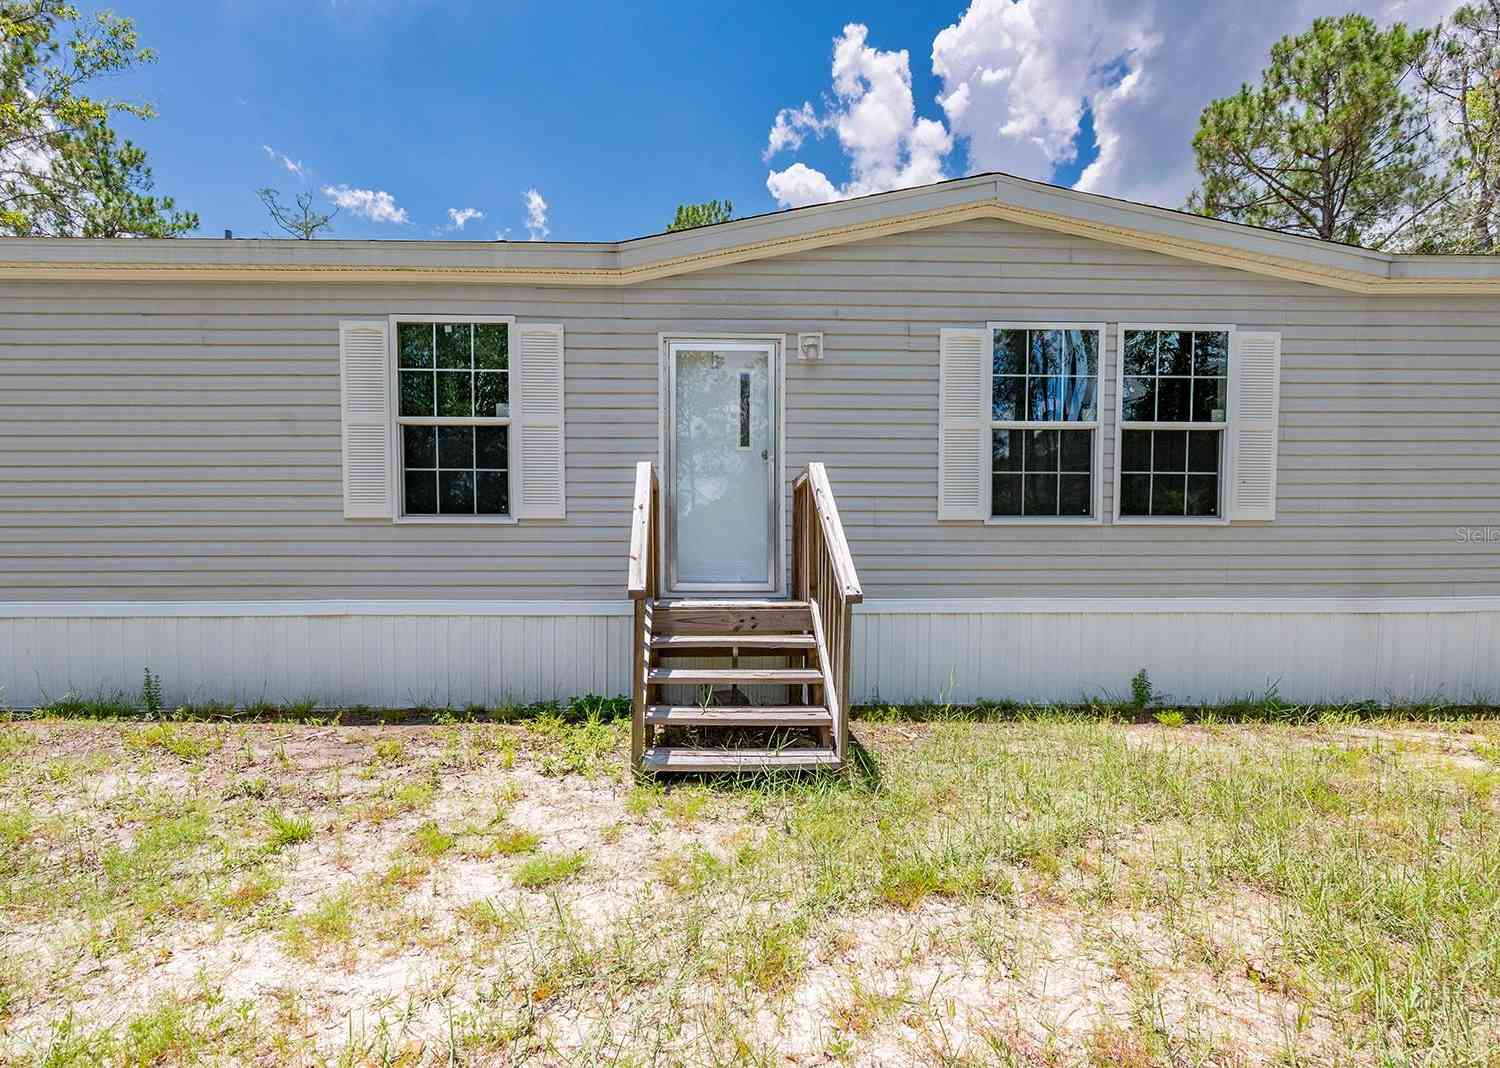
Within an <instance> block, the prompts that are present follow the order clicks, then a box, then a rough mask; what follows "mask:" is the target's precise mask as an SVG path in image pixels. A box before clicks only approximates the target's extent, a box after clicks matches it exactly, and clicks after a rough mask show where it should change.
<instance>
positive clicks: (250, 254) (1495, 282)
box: [0, 175, 1500, 295]
mask: <svg viewBox="0 0 1500 1068" xmlns="http://www.w3.org/2000/svg"><path fill="white" fill-rule="evenodd" d="M975 219H997V220H1002V221H1006V222H1012V223H1017V224H1019V225H1023V226H1031V227H1035V228H1038V229H1042V230H1047V231H1051V232H1054V233H1060V234H1066V235H1069V236H1074V237H1081V238H1088V239H1091V240H1096V241H1102V242H1105V243H1108V244H1113V245H1118V246H1123V247H1128V248H1135V249H1141V250H1144V251H1149V252H1154V253H1159V254H1162V255H1167V256H1172V257H1175V258H1178V259H1183V260H1188V261H1192V262H1197V263H1204V264H1209V265H1213V266H1219V267H1228V268H1231V269H1234V270H1242V271H1246V272H1249V273H1252V274H1257V275H1263V276H1268V277H1273V278H1280V279H1285V280H1289V281H1296V282H1303V283H1307V284H1311V285H1317V286H1323V287H1326V288H1330V289H1335V290H1340V291H1343V292H1348V293H1355V294H1361V295H1374V294H1397V295H1399V294H1431V295H1439V294H1478V293H1494V294H1500V257H1465V256H1449V257H1433V256H1399V255H1393V254H1391V253H1383V252H1376V251H1371V250H1368V249H1359V248H1354V247H1352V246H1344V245H1332V244H1330V243H1328V242H1322V241H1318V240H1315V239H1312V238H1306V237H1300V236H1295V235H1288V234H1280V233H1276V232H1274V231H1264V230H1258V229H1255V228H1253V227H1245V226H1241V225H1239V224H1235V223H1226V222H1223V221H1221V220H1215V219H1206V218H1200V217H1198V216H1192V215H1188V214H1186V213H1183V212H1173V211H1170V210H1168V209H1164V208H1154V207H1150V206H1147V205H1137V204H1130V203H1127V202H1124V201H1117V200H1112V199H1110V198H1108V197H1102V196H1099V195H1097V194H1093V193H1081V192H1078V191H1076V190H1069V189H1061V188H1058V187H1056V186H1048V185H1045V184H1043V183H1037V182H1029V181H1026V180H1024V179H1017V178H1011V177H1009V176H1004V175H1000V176H984V177H976V178H969V179H963V180H959V181H954V182H947V183H940V184H938V185H934V186H924V187H920V188H916V189H907V190H897V191H894V192H890V193H882V194H877V195H875V196H870V197H865V198H861V199H859V200H854V201H840V202H835V203H833V204H826V205H818V206H817V207H814V208H809V209H800V210H797V211H789V212H780V213H776V214H772V215H765V216H759V217H757V218H754V219H746V220H736V221H735V222H733V223H729V224H723V225H721V226H713V227H704V228H701V229H698V230H691V231H683V232H680V233H676V234H662V235H655V236H652V237H649V238H643V239H636V240H633V241H628V242H619V243H616V244H613V245H607V244H586V245H584V244H578V245H570V244H557V243H542V242H536V243H527V244H526V245H525V246H522V247H518V246H515V245H510V244H507V245H505V246H503V247H497V246H495V245H493V244H484V245H477V246H475V247H473V248H455V246H454V243H452V242H440V243H436V244H433V243H428V242H370V243H366V244H362V245H357V244H354V243H349V242H342V243H340V244H339V245H337V246H332V245H323V243H321V242H319V243H312V242H294V243H290V245H289V244H288V243H283V242H277V243H275V244H274V245H270V246H267V245H265V244H262V243H260V242H256V243H254V244H253V245H251V243H249V242H237V241H210V242H202V243H200V242H191V243H188V242H167V241H164V242H150V243H146V242H136V241H111V242H99V241H92V242H83V243H78V244H70V243H69V242H67V241H55V240H54V241H45V240H44V241H33V240H28V239H8V240H0V278H8V279H13V280H54V279H73V280H95V281H167V280H172V281H201V282H212V281H232V282H280V281H321V282H411V281H423V282H443V283H452V284H519V285H579V286H590V285H593V286H629V285H635V284H639V283H642V282H649V281H654V280H657V279H662V278H670V277H674V276H678V275H684V274H691V273H695V272H698V271H703V270H709V269H712V268H714V267H721V266H729V265H733V264H736V263H745V262H751V261H755V260H765V259H771V258H775V257H778V256H785V255H791V254H794V253H797V252H804V251H809V250H812V249H818V248H827V247H832V246H836V245H842V244H848V243H852V242H856V241H866V240H870V239H872V238H876V237H883V236H888V235H894V234H901V233H910V232H913V231H918V230H924V229H929V228H932V227H936V226H945V225H951V224H954V223H961V222H965V221H970V220H975ZM319 246H322V248H321V249H320V247H319ZM15 251H24V252H25V253H27V255H24V256H22V257H20V258H16V257H14V256H13V255H11V253H13V252H15ZM148 252H149V253H150V255H149V256H145V255H139V254H140V253H148ZM330 252H338V253H340V254H342V255H344V257H345V259H344V260H343V261H342V262H339V261H338V260H337V259H334V258H330V257H329V256H328V253H330ZM132 253H134V254H135V255H134V257H133V258H132ZM314 256H319V257H322V258H321V259H314V258H313V257H314Z"/></svg>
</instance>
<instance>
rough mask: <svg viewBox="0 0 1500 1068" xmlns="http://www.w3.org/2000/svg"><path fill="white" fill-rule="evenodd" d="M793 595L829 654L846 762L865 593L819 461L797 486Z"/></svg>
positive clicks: (839, 747) (831, 704) (830, 693)
mask: <svg viewBox="0 0 1500 1068" xmlns="http://www.w3.org/2000/svg"><path fill="white" fill-rule="evenodd" d="M792 595H793V596H794V597H795V598H797V599H798V600H802V601H807V602H808V603H809V604H810V605H811V607H812V616H813V624H814V627H815V628H816V630H817V633H818V643H819V647H820V648H821V649H822V650H823V651H824V656H825V657H826V658H827V659H826V663H825V669H826V671H827V673H828V683H827V685H826V689H827V698H828V710H829V711H830V712H831V713H833V720H834V721H833V729H832V731H831V734H832V738H831V741H832V742H833V746H834V751H835V752H836V753H837V754H838V756H839V759H840V760H843V759H846V753H847V749H848V744H849V705H850V701H849V675H850V670H849V669H850V661H851V659H852V653H853V646H854V640H853V635H854V606H855V605H857V604H859V603H860V602H862V601H863V600H864V599H865V594H864V589H863V587H861V586H860V584H859V574H858V572H856V571H855V569H854V556H853V554H852V553H850V551H849V541H848V539H847V538H846V537H845V536H844V523H843V520H842V519H840V518H839V506H838V502H837V501H835V500H834V497H833V488H832V487H831V486H830V485H829V484H828V472H827V470H825V469H824V467H823V465H822V464H820V463H811V464H808V465H807V470H806V471H804V472H803V473H802V474H801V475H799V476H798V477H797V481H796V482H794V483H793V484H792Z"/></svg>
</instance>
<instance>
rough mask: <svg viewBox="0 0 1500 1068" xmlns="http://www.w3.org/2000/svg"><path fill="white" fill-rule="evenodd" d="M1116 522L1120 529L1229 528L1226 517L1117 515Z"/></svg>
mask: <svg viewBox="0 0 1500 1068" xmlns="http://www.w3.org/2000/svg"><path fill="white" fill-rule="evenodd" d="M1114 522H1115V526H1118V527H1227V526H1228V525H1229V520H1228V519H1227V518H1225V517H1224V516H1181V517H1175V516H1166V515H1163V516H1152V515H1117V516H1115V520H1114Z"/></svg>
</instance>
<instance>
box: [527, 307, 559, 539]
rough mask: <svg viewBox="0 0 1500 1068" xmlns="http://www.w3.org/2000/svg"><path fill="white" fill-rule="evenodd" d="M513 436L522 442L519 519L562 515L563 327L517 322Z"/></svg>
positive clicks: (554, 324)
mask: <svg viewBox="0 0 1500 1068" xmlns="http://www.w3.org/2000/svg"><path fill="white" fill-rule="evenodd" d="M516 333H517V335H518V340H519V342H520V344H519V345H518V346H517V348H518V349H519V351H520V357H521V367H520V379H519V384H520V391H521V395H520V397H519V403H518V405H517V412H516V414H517V422H518V430H517V435H516V436H517V438H518V442H519V446H520V450H519V451H520V464H521V467H520V481H519V486H520V491H519V498H520V499H519V501H518V502H517V505H516V518H518V519H563V518H565V517H566V516H567V484H566V481H565V479H564V471H565V463H564V455H563V440H564V434H563V328H562V326H561V324H559V323H521V324H518V325H517V326H516Z"/></svg>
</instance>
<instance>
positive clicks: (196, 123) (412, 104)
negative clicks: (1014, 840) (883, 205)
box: [109, 0, 946, 240]
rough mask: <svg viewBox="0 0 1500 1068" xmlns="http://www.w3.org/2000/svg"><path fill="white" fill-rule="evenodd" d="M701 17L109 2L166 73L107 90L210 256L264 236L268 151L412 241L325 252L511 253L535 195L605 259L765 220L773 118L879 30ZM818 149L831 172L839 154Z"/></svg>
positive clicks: (909, 28)
mask: <svg viewBox="0 0 1500 1068" xmlns="http://www.w3.org/2000/svg"><path fill="white" fill-rule="evenodd" d="M887 6H888V9H889V10H888V11H883V12H881V11H877V12H874V13H875V14H879V15H880V16H881V23H882V26H883V28H885V29H887V30H889V32H890V33H891V34H892V36H893V38H899V39H903V40H905V39H910V40H914V41H923V40H926V41H928V42H930V41H931V40H932V36H933V34H934V33H935V32H936V31H937V29H939V28H940V26H941V25H942V24H943V23H944V22H945V21H946V20H945V19H943V18H940V17H937V16H935V15H932V14H931V13H930V12H929V13H928V15H927V16H926V17H924V16H923V15H921V14H920V13H918V12H915V11H913V10H912V8H914V7H917V6H919V5H909V4H907V5H897V4H890V5H887ZM715 7H716V5H702V4H692V5H684V6H683V8H682V10H680V11H678V12H668V11H666V10H664V9H654V8H653V9H643V10H641V11H632V10H630V9H629V5H619V4H567V5H564V4H544V3H530V2H527V3H506V4H498V3H477V2H467V3H437V2H429V3H399V2H395V0H380V2H360V0H340V2H339V3H336V4H331V3H328V2H327V0H320V2H307V3H300V4H291V3H283V2H271V3H265V4H256V5H250V4H246V3H243V2H238V0H235V2H229V0H202V2H197V3H193V4H183V3H181V2H180V0H179V2H165V0H158V2H145V0H120V2H117V3H115V4H114V5H113V8H114V10H115V11H116V12H118V13H120V14H123V15H128V16H130V17H131V18H133V19H134V20H135V22H136V25H137V27H138V29H139V30H140V33H141V37H142V40H143V41H144V42H145V43H146V44H149V45H150V46H151V47H153V48H155V49H156V50H157V52H158V53H159V56H160V58H159V61H158V62H157V63H156V64H155V65H154V66H152V67H150V68H147V69H146V70H144V71H143V72H141V73H139V74H133V75H131V76H129V77H128V78H126V79H123V80H121V81H119V82H118V83H114V84H112V85H111V86H110V87H109V88H110V91H112V92H118V93H120V94H122V95H129V96H132V97H144V98H146V99H149V100H151V101H153V102H154V103H155V104H156V106H157V108H158V109H159V115H158V117H157V118H156V119H155V120H153V121H151V122H150V123H146V124H143V125H137V124H133V123H131V124H124V123H122V124H121V125H122V129H123V130H125V131H126V132H127V133H128V135H129V136H131V137H132V138H134V139H136V140H137V141H138V142H139V143H140V144H142V145H143V146H145V147H146V148H147V149H148V151H149V152H150V156H151V161H152V166H153V170H154V172H155V176H156V180H157V187H158V189H159V191H161V192H164V193H170V194H172V195H174V196H176V197H177V199H178V201H179V203H180V204H181V205H182V206H184V207H188V208H191V209H192V210H195V211H197V212H198V213H199V215H200V216H201V217H202V228H203V231H204V232H205V233H207V234H218V233H220V232H221V231H222V230H223V229H225V228H226V227H227V228H230V229H233V230H234V231H235V232H236V233H237V234H241V235H244V236H258V235H260V234H261V233H262V231H264V230H265V229H266V223H265V219H264V212H263V210H262V209H261V206H260V204H259V202H258V201H257V200H256V198H255V193H254V191H255V189H256V188H257V187H259V186H261V185H273V186H276V187H278V188H280V189H281V190H282V192H283V193H284V194H290V193H291V192H292V191H294V190H296V189H301V188H304V182H303V180H301V179H299V178H298V176H297V175H295V174H293V173H291V172H289V171H288V170H286V169H285V167H284V166H283V165H282V164H281V163H280V162H278V161H275V160H272V159H270V158H269V157H268V156H267V154H266V152H265V151H264V149H263V146H265V145H270V146H271V147H272V148H274V149H275V150H276V151H277V153H278V154H279V155H280V154H284V155H285V156H287V157H288V158H290V159H292V160H293V161H295V162H299V163H301V164H302V165H303V167H304V168H305V169H306V182H305V186H306V187H308V188H313V189H321V188H322V187H323V186H325V185H333V186H338V185H348V186H350V187H353V188H357V189H368V190H374V191H386V192H389V193H390V194H391V196H392V197H393V199H394V201H395V203H396V204H397V206H398V207H399V208H400V209H402V210H404V211H405V212H406V213H407V215H408V216H409V218H410V220H411V222H410V224H408V225H392V224H389V223H378V222H372V221H369V220H367V219H360V218H357V217H355V216H353V215H352V214H351V213H350V212H348V211H345V212H343V213H341V214H340V216H339V218H338V219H337V220H336V222H335V226H336V230H335V234H336V236H341V237H430V236H433V235H432V231H433V230H434V229H435V228H437V227H440V226H444V225H449V219H448V217H447V214H446V213H447V210H448V209H449V208H459V209H463V208H477V209H479V210H481V211H483V212H485V218H484V219H482V220H474V221H471V222H469V223H468V224H466V225H465V227H464V229H463V230H462V231H461V232H458V233H457V234H455V235H453V236H463V237H482V238H484V239H493V238H494V237H495V235H496V232H497V231H504V230H507V229H508V230H509V231H510V233H509V236H510V237H512V238H525V237H526V236H527V229H526V225H525V224H526V220H527V213H526V208H525V205H524V203H523V200H522V194H523V192H524V191H525V190H528V189H533V188H535V189H537V190H539V191H540V192H541V194H542V196H543V197H544V199H545V200H546V202H547V204H548V221H549V230H550V236H551V237H552V238H553V239H557V240H610V239H615V238H622V237H630V236H635V235H638V234H642V233H650V232H654V231H657V230H660V229H662V228H663V227H664V226H665V225H666V223H667V222H668V221H670V219H671V217H672V213H673V211H674V209H675V207H676V205H677V203H678V202H679V201H684V200H704V199H708V198H711V197H720V198H723V197H728V198H730V199H731V200H733V201H734V204H735V209H736V212H737V213H738V214H750V213H755V212H761V211H770V210H774V209H775V207H776V203H775V201H774V200H773V199H772V197H771V196H770V194H769V193H768V192H767V190H766V184H765V182H766V166H765V165H764V164H763V163H762V160H761V152H762V150H763V148H764V147H765V140H766V131H767V129H768V128H769V126H770V122H771V119H772V116H773V115H774V114H775V112H776V110H777V109H778V108H779V107H781V106H782V105H783V104H784V103H785V102H786V99H785V98H786V97H787V94H788V91H789V89H790V91H791V92H792V94H793V95H796V94H802V95H808V96H812V95H816V94H817V93H818V92H819V91H820V90H821V88H822V87H823V86H826V84H827V82H828V62H829V51H830V47H831V41H832V39H833V37H834V36H835V35H836V34H837V33H838V32H839V30H840V29H841V28H842V26H843V25H844V24H845V23H846V22H848V21H850V20H851V19H853V18H855V17H856V16H864V17H870V16H871V14H872V11H871V8H869V7H868V6H864V7H861V8H860V9H859V10H858V11H856V10H855V9H854V8H852V7H851V8H850V9H848V10H842V9H829V10H828V11H827V12H826V13H824V14H819V15H815V16H809V15H808V14H807V12H806V5H805V4H792V3H786V4H782V3H762V4H752V5H743V6H741V7H738V8H736V9H735V13H734V14H732V15H728V16H726V15H724V14H721V13H720V12H718V11H716V10H713V9H714V8H715ZM726 30H732V32H726ZM917 80H918V82H919V84H918V85H917V86H914V94H915V95H916V96H917V98H918V99H919V100H925V101H926V102H927V108H928V110H930V111H933V112H936V110H937V109H936V105H934V104H933V103H932V98H933V95H934V93H935V92H936V89H937V80H936V79H935V78H933V77H932V75H931V72H930V70H928V69H927V68H926V67H925V66H923V65H920V64H919V65H918V71H917ZM921 83H927V84H921ZM817 147H820V148H823V149H824V151H823V152H822V153H821V156H826V157H827V158H828V162H829V164H830V165H831V164H832V163H833V162H834V161H835V157H836V156H837V149H836V146H832V145H827V146H817ZM811 156H812V158H821V156H820V154H819V153H818V152H816V151H814V152H812V153H811Z"/></svg>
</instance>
